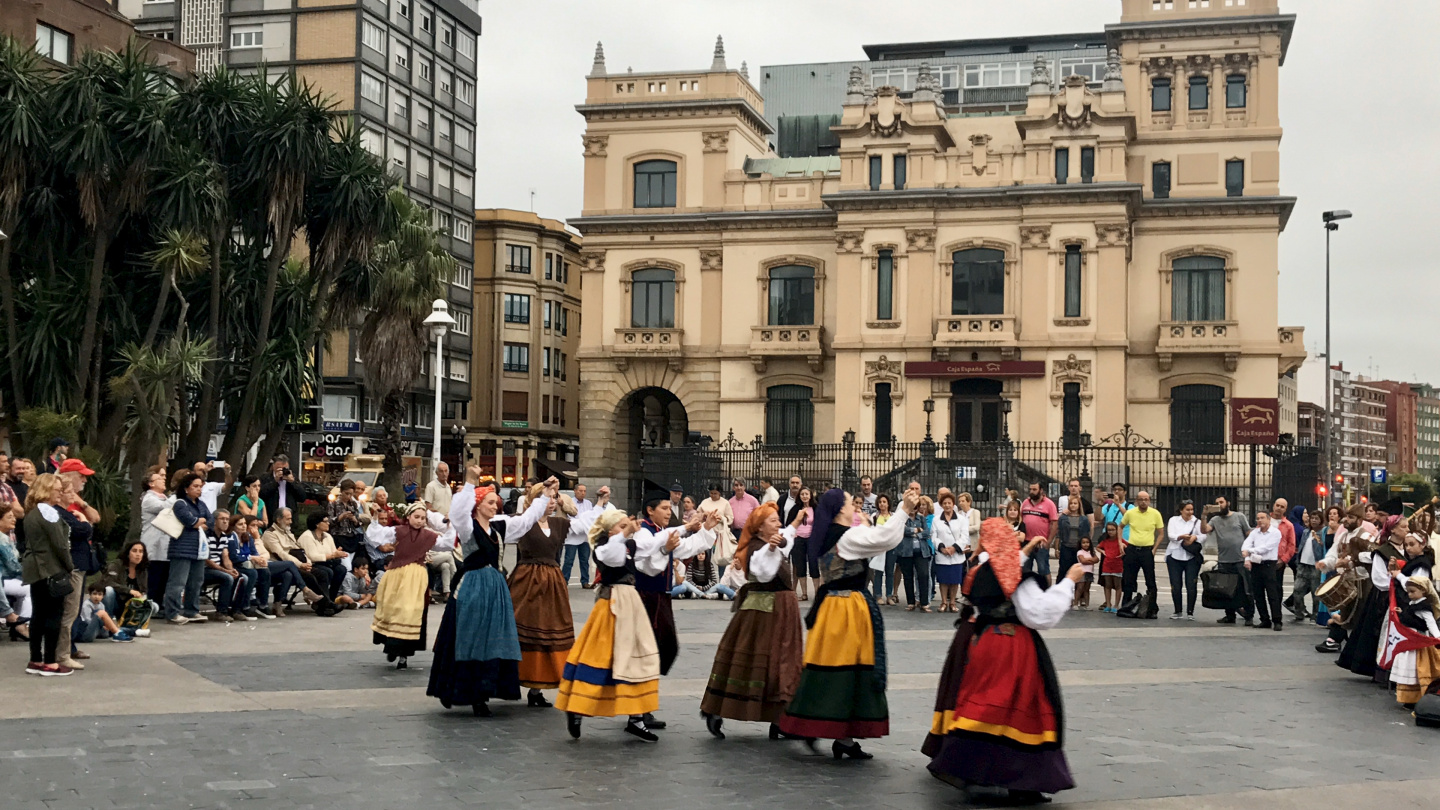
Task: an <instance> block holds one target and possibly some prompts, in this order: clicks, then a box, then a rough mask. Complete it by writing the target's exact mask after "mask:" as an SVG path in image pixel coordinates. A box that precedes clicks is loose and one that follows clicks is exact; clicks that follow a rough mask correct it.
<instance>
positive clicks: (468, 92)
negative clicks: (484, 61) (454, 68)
mask: <svg viewBox="0 0 1440 810" xmlns="http://www.w3.org/2000/svg"><path fill="white" fill-rule="evenodd" d="M455 98H456V99H457V100H459V101H463V102H465V103H466V104H469V105H471V106H474V104H475V83H474V82H471V81H468V80H466V79H461V80H460V92H459V93H457V94H456V95H455Z"/></svg>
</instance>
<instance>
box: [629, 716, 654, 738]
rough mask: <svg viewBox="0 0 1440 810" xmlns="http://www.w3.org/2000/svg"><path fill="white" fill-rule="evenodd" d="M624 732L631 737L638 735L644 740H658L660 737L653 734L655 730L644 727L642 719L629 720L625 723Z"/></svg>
mask: <svg viewBox="0 0 1440 810" xmlns="http://www.w3.org/2000/svg"><path fill="white" fill-rule="evenodd" d="M625 733H626V734H629V735H630V736H632V737H639V738H640V739H642V740H644V741H645V742H660V738H659V737H657V736H656V735H655V732H653V731H651V730H650V729H649V728H648V727H646V725H645V721H644V720H631V721H630V722H628V723H626V724H625Z"/></svg>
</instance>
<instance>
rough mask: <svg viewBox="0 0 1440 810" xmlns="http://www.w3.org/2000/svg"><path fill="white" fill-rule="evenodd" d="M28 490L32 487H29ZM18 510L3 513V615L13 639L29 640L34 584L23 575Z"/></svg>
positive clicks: (0, 552)
mask: <svg viewBox="0 0 1440 810" xmlns="http://www.w3.org/2000/svg"><path fill="white" fill-rule="evenodd" d="M26 492H27V493H28V492H29V490H26ZM16 520H17V519H16V517H15V513H14V512H13V511H11V510H6V511H5V512H3V513H0V585H3V587H0V619H3V620H4V622H5V627H6V628H8V629H9V631H10V640H11V641H22V640H29V638H30V629H29V627H27V626H26V625H28V624H29V623H30V586H29V585H26V584H25V582H24V581H23V580H22V579H21V576H22V572H21V570H20V552H19V551H18V550H17V549H16V547H15V523H16Z"/></svg>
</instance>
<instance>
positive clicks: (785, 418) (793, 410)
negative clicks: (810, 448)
mask: <svg viewBox="0 0 1440 810" xmlns="http://www.w3.org/2000/svg"><path fill="white" fill-rule="evenodd" d="M765 394H766V402H765V441H766V442H767V443H769V444H810V443H812V442H813V441H814V440H815V403H814V401H813V400H812V399H811V397H812V395H813V394H814V390H813V389H811V388H810V387H809V386H806V385H772V386H770V387H769V388H768V389H766V391H765Z"/></svg>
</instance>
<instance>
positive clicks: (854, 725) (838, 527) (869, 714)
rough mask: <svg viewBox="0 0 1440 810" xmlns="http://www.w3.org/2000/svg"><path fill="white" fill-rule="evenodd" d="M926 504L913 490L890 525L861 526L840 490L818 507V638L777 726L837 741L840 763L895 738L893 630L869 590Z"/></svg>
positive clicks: (810, 644)
mask: <svg viewBox="0 0 1440 810" xmlns="http://www.w3.org/2000/svg"><path fill="white" fill-rule="evenodd" d="M918 501H919V495H918V494H917V493H915V492H907V493H906V494H905V502H904V503H903V504H902V505H901V508H900V509H899V510H898V511H896V513H895V516H894V517H892V518H890V520H889V521H887V522H886V523H885V525H884V526H853V525H852V524H853V522H854V514H855V505H854V503H853V502H852V501H851V499H850V497H849V496H848V495H846V494H845V492H844V491H843V490H840V489H832V490H829V491H827V492H826V493H825V494H824V495H821V496H820V501H819V503H818V505H817V506H816V507H815V532H823V533H824V535H823V538H824V539H823V540H821V543H820V546H819V548H818V556H819V558H820V576H821V578H822V579H824V580H825V584H823V585H821V586H820V589H819V590H817V591H816V592H815V601H814V603H813V604H812V605H811V606H810V613H809V614H808V615H807V616H806V617H805V624H806V625H807V626H808V627H809V628H810V635H809V637H808V638H807V639H806V640H805V668H804V670H803V671H802V672H801V674H800V685H799V686H798V687H796V689H795V696H794V697H793V698H791V700H790V705H789V706H787V707H786V709H785V712H784V713H783V714H782V715H781V716H780V719H779V720H778V721H777V723H776V724H777V725H778V726H779V727H780V731H781V732H783V733H784V734H789V735H792V736H795V737H801V738H805V739H807V740H813V739H815V738H818V737H824V738H826V739H833V740H835V743H834V745H833V746H831V753H832V754H833V755H834V757H835V758H836V759H841V758H844V757H847V756H848V757H851V758H852V759H871V758H872V757H873V755H872V754H869V753H866V752H865V751H863V750H861V748H860V744H859V743H857V742H855V738H856V737H883V736H885V735H886V734H889V733H890V707H889V705H888V704H887V703H886V702H885V674H886V667H885V624H884V621H883V620H882V619H881V618H880V608H879V607H878V606H876V604H875V598H874V597H873V596H872V595H871V594H870V591H869V589H868V588H867V587H866V585H868V584H869V579H870V569H869V561H870V558H871V557H874V556H875V555H877V554H884V553H885V552H887V551H889V550H890V549H892V548H894V547H896V546H897V545H899V544H900V541H901V540H903V539H904V538H905V523H906V521H908V520H909V519H910V515H911V514H914V513H915V510H916V508H917V504H918ZM811 537H812V539H813V538H814V535H813V534H812V535H811Z"/></svg>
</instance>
